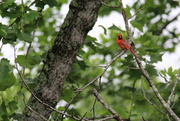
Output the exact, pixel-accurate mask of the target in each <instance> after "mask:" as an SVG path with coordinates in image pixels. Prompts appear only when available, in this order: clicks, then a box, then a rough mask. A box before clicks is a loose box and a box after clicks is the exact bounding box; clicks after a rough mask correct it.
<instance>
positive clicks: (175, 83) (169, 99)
mask: <svg viewBox="0 0 180 121" xmlns="http://www.w3.org/2000/svg"><path fill="white" fill-rule="evenodd" d="M179 80H180V71H179V73H178V75H177V78H176V81H175V82H174V85H173V88H172V90H171V94H170V95H169V97H168V101H167V104H168V105H170V103H171V100H172V97H173V95H174V92H175V89H176V86H177V84H178V81H179Z"/></svg>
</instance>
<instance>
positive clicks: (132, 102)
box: [129, 80, 137, 119]
mask: <svg viewBox="0 0 180 121" xmlns="http://www.w3.org/2000/svg"><path fill="white" fill-rule="evenodd" d="M136 81H137V80H135V81H134V83H133V90H132V97H131V98H132V99H131V100H132V101H131V106H130V111H129V119H130V117H131V112H132V108H133V104H134V92H135V84H136Z"/></svg>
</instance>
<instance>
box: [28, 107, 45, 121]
mask: <svg viewBox="0 0 180 121" xmlns="http://www.w3.org/2000/svg"><path fill="white" fill-rule="evenodd" d="M26 107H27V108H28V109H29V110H31V111H32V112H34V113H36V114H37V115H38V116H40V117H41V118H42V119H43V120H45V121H48V119H46V118H45V117H44V116H42V115H41V114H39V113H37V112H36V111H35V110H33V109H32V108H31V107H30V106H28V105H26Z"/></svg>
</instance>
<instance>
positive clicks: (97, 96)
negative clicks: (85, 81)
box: [92, 89, 123, 121]
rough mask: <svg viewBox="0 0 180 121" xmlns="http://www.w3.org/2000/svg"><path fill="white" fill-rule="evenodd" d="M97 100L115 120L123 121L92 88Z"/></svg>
mask: <svg viewBox="0 0 180 121" xmlns="http://www.w3.org/2000/svg"><path fill="white" fill-rule="evenodd" d="M92 91H93V93H94V95H95V96H96V98H97V100H98V101H99V102H100V103H101V104H102V105H103V106H104V107H105V108H106V109H107V110H108V111H109V112H110V113H111V114H112V115H113V116H115V119H116V120H117V121H123V119H122V118H121V117H120V116H119V115H118V114H117V113H116V112H115V111H114V110H113V109H112V108H111V107H110V106H109V105H108V104H107V103H106V102H105V101H104V100H103V99H102V97H101V96H100V95H99V93H98V92H97V90H96V89H93V90H92Z"/></svg>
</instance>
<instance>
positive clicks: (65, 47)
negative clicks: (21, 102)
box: [23, 0, 101, 121]
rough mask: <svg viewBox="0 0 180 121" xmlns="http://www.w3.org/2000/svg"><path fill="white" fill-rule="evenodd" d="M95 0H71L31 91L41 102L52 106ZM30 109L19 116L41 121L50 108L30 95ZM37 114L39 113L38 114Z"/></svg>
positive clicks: (96, 7)
mask: <svg viewBox="0 0 180 121" xmlns="http://www.w3.org/2000/svg"><path fill="white" fill-rule="evenodd" d="M100 6H101V3H100V2H99V0H73V1H72V2H71V4H70V6H69V8H70V10H69V12H68V14H67V16H66V18H65V20H64V23H63V24H62V26H61V28H60V31H59V33H58V35H57V38H56V40H55V42H54V45H53V47H52V49H51V50H49V51H48V53H47V57H46V61H45V63H44V68H43V69H42V73H41V75H40V76H39V77H38V79H37V80H35V81H37V84H36V88H35V89H34V90H33V92H34V94H35V95H36V96H37V97H38V98H39V99H41V100H42V101H43V102H45V103H47V104H49V105H51V106H52V107H55V106H56V104H57V102H58V101H59V99H60V94H61V91H62V88H63V84H64V82H65V80H66V77H67V75H68V74H69V72H70V69H71V65H72V63H73V60H74V58H75V56H76V54H77V53H78V51H79V50H80V48H81V47H82V45H83V42H84V40H85V37H86V35H87V33H88V32H89V31H90V30H91V29H92V27H93V26H94V24H95V22H96V20H97V16H98V10H99V8H100ZM27 105H28V106H29V107H31V109H32V110H34V111H32V110H29V109H28V108H26V109H25V111H24V115H23V120H26V121H41V120H43V119H42V118H41V116H43V117H45V118H47V119H48V118H49V116H50V114H51V112H52V110H50V109H49V108H48V107H46V106H45V105H43V104H42V103H40V102H39V101H38V100H37V99H35V98H34V97H33V96H32V97H31V99H30V100H29V102H28V104H27ZM40 115H41V116H40Z"/></svg>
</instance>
